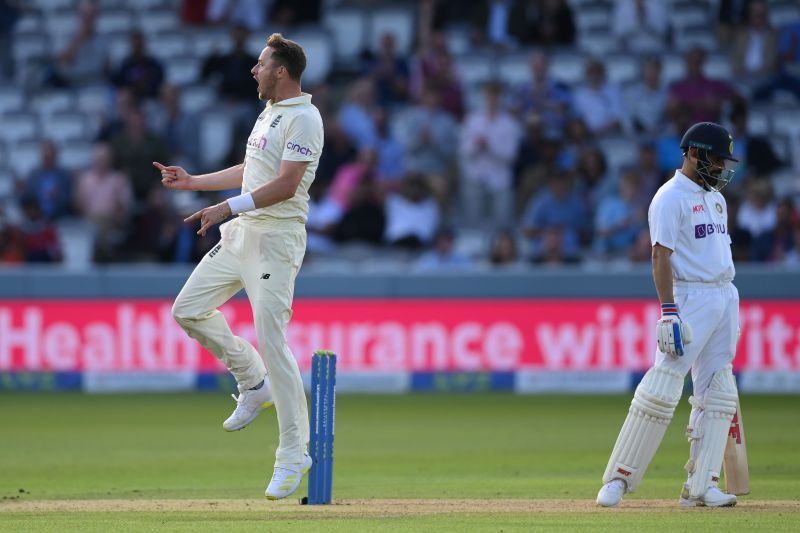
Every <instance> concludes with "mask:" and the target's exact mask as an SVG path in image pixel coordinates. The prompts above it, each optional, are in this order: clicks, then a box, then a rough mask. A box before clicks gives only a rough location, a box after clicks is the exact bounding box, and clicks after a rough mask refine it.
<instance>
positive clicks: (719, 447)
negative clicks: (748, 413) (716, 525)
mask: <svg viewBox="0 0 800 533" xmlns="http://www.w3.org/2000/svg"><path fill="white" fill-rule="evenodd" d="M736 398H737V392H736V380H735V379H734V377H733V367H732V366H731V365H727V366H725V367H724V368H722V369H720V370H717V372H716V373H715V374H714V377H713V378H711V385H709V387H708V392H706V398H705V401H704V402H702V403H701V404H699V405H696V404H698V403H699V402H697V400H696V399H695V401H694V402H693V403H692V405H694V406H695V407H700V408H701V409H702V410H703V411H702V416H700V417H699V420H698V421H697V422H698V426H699V427H698V429H699V431H697V432H696V434H695V435H692V438H693V440H694V441H695V442H693V443H692V444H693V445H694V444H696V445H698V449H697V452H696V453H697V457H696V458H693V460H690V461H689V464H688V465H687V469H688V470H689V473H690V474H691V475H692V477H691V481H690V483H689V496H690V497H692V498H698V497H700V496H702V495H703V494H705V493H706V491H707V490H708V488H709V487H712V486H717V483H718V482H719V471H720V468H721V467H722V456H723V454H724V453H725V444H726V442H727V441H726V440H725V439H727V437H728V430H729V429H730V427H731V420H733V415H734V414H735V413H736Z"/></svg>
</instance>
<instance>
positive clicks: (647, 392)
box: [603, 366, 684, 492]
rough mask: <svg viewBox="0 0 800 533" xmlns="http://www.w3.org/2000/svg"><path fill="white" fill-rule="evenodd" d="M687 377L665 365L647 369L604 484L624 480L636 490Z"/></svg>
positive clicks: (618, 441)
mask: <svg viewBox="0 0 800 533" xmlns="http://www.w3.org/2000/svg"><path fill="white" fill-rule="evenodd" d="M683 379H684V376H683V374H681V373H680V372H676V371H674V370H670V369H668V368H665V367H663V366H655V367H653V368H651V369H650V370H648V371H647V373H646V374H645V375H644V378H643V379H642V382H641V383H639V386H638V387H636V392H635V393H634V395H633V401H631V407H630V409H629V410H628V417H627V418H626V419H625V423H624V424H623V425H622V430H620V432H619V437H617V443H616V444H615V445H614V451H613V452H611V458H610V459H609V460H608V466H607V467H606V471H605V474H603V483H608V482H609V481H611V480H612V479H622V480H625V483H626V484H627V492H633V491H634V490H636V487H638V486H639V482H641V480H642V477H644V473H645V471H646V470H647V466H648V465H649V464H650V461H651V460H652V459H653V456H654V455H655V453H656V450H657V449H658V446H659V444H661V439H662V438H664V433H665V432H666V431H667V426H669V423H670V421H671V420H672V415H673V413H674V412H675V407H676V406H677V405H678V402H679V401H680V399H681V393H682V392H683Z"/></svg>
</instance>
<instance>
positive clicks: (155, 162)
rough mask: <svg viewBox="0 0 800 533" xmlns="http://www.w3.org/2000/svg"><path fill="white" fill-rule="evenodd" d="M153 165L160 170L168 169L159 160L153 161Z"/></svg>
mask: <svg viewBox="0 0 800 533" xmlns="http://www.w3.org/2000/svg"><path fill="white" fill-rule="evenodd" d="M153 166H154V167H156V168H157V169H158V170H167V167H165V166H164V165H162V164H161V163H159V162H158V161H153Z"/></svg>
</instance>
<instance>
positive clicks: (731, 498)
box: [679, 485, 736, 507]
mask: <svg viewBox="0 0 800 533" xmlns="http://www.w3.org/2000/svg"><path fill="white" fill-rule="evenodd" d="M679 502H680V504H681V505H682V506H684V507H733V506H734V505H736V496H735V495H733V494H728V493H726V492H722V491H721V490H720V489H719V487H709V488H708V490H707V491H706V493H705V494H703V495H702V496H700V497H699V498H692V497H690V496H689V485H684V486H683V490H682V491H681V499H680V500H679Z"/></svg>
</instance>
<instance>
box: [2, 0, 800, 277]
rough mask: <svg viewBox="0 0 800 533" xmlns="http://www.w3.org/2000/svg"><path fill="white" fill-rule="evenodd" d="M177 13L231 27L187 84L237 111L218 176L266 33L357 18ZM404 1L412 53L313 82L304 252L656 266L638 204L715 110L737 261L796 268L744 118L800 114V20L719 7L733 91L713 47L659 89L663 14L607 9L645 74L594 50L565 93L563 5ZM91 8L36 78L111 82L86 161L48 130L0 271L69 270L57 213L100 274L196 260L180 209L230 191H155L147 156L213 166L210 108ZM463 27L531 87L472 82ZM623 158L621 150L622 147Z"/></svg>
mask: <svg viewBox="0 0 800 533" xmlns="http://www.w3.org/2000/svg"><path fill="white" fill-rule="evenodd" d="M167 3H168V4H169V5H171V6H172V7H173V8H174V9H175V10H177V11H178V13H179V15H180V17H181V21H182V25H183V26H182V27H186V28H191V27H197V26H203V25H208V26H219V27H224V28H226V31H230V32H231V39H232V42H233V47H232V49H231V50H229V51H226V52H224V53H218V52H214V51H211V53H209V54H208V55H207V57H205V58H203V62H202V69H201V72H200V79H199V80H197V81H198V82H199V83H202V84H207V85H209V86H212V87H214V88H215V94H216V99H215V101H214V102H213V106H214V107H215V108H217V109H225V110H226V111H227V112H228V113H229V114H230V116H232V117H234V123H235V127H234V129H233V132H234V133H233V135H234V140H233V142H232V143H231V149H230V151H229V153H228V154H227V156H226V157H225V158H224V164H225V165H228V166H230V165H235V164H238V163H240V162H241V161H242V160H243V157H244V148H245V143H246V138H247V135H248V134H249V131H250V128H251V127H252V124H253V122H254V120H255V118H256V116H257V114H258V108H259V106H260V105H263V104H261V103H259V102H258V100H257V96H256V89H255V82H254V81H253V79H252V78H251V75H250V72H249V71H250V68H251V67H252V66H253V64H254V63H255V62H256V57H255V55H254V54H253V52H252V50H250V49H249V48H248V47H247V42H248V38H250V36H251V35H253V34H254V33H255V34H263V36H264V38H265V39H266V37H267V35H268V34H269V33H270V32H271V31H272V28H277V29H280V30H281V31H283V32H284V35H285V36H287V37H288V38H292V29H293V28H295V27H301V26H302V27H307V26H308V25H312V26H313V25H318V24H320V19H321V17H322V12H323V10H324V9H330V8H331V6H330V5H329V4H335V5H336V6H340V5H344V6H348V5H349V6H351V7H356V8H359V7H362V8H365V7H363V5H364V4H363V3H362V4H358V3H352V2H351V3H348V2H322V1H319V0H317V1H308V2H288V1H271V2H270V1H265V0H202V1H201V0H186V1H184V2H181V3H175V2H167ZM600 3H602V2H600ZM21 4H22V3H21V2H14V1H12V0H0V21H2V23H0V32H1V33H2V36H0V43H10V42H11V40H12V39H13V26H14V22H15V20H16V18H18V17H20V16H22V15H24V12H25V9H29V8H25V7H23V6H22V5H21ZM353 4H354V5H353ZM606 4H607V2H606ZM408 5H409V6H410V8H413V9H414V12H415V34H414V43H415V45H414V50H413V53H412V54H410V55H408V56H404V55H402V54H400V53H398V52H397V37H396V36H395V35H394V34H393V33H391V32H386V33H385V34H384V35H383V36H382V38H381V40H380V46H379V47H378V49H377V50H376V51H374V52H373V51H369V50H365V51H364V52H363V53H362V54H361V55H360V56H359V57H358V61H357V62H356V63H355V64H348V65H346V66H342V65H335V66H334V69H333V70H332V71H331V72H330V73H329V75H328V76H327V77H326V79H325V80H324V81H323V82H320V83H317V84H314V85H313V86H308V85H304V90H306V91H308V92H310V93H312V94H313V103H314V104H315V105H316V106H317V107H318V108H319V109H320V112H321V113H322V116H323V120H324V124H325V148H324V151H323V155H322V159H321V161H320V164H319V168H318V170H317V175H316V181H315V182H314V184H313V186H312V188H311V191H310V193H311V196H312V199H311V205H310V213H309V221H308V233H309V241H308V242H309V253H308V260H309V261H312V262H313V261H314V260H316V259H318V258H325V257H337V256H345V257H346V256H348V254H350V255H351V256H352V257H356V256H358V257H365V254H367V255H368V254H369V253H375V254H381V255H384V254H385V255H386V256H387V257H393V258H397V260H398V261H403V262H405V263H408V264H409V265H410V266H411V267H412V268H414V269H416V270H419V271H433V270H437V269H449V270H452V269H471V268H511V269H514V268H519V269H524V268H529V267H530V265H531V264H545V265H561V264H566V263H582V262H584V263H587V262H598V263H601V264H603V263H607V262H619V263H626V264H628V263H646V262H648V261H649V260H650V241H649V234H648V229H647V208H648V205H649V202H650V199H651V198H652V196H653V194H654V192H655V191H656V190H657V189H658V187H659V186H660V185H661V184H663V183H664V182H665V180H667V179H669V178H671V177H672V175H673V173H674V171H675V169H676V168H679V167H680V166H681V159H682V155H681V150H680V148H679V141H680V137H681V135H682V133H683V132H684V131H685V130H686V129H687V128H688V127H689V126H690V125H691V124H692V123H694V122H697V121H703V120H709V121H715V122H720V123H722V124H724V125H726V127H728V128H729V130H730V131H731V132H732V134H733V136H734V140H735V155H736V156H737V157H738V158H739V159H740V161H741V163H740V164H739V167H738V169H737V172H736V177H735V179H734V181H733V183H732V184H731V185H729V186H728V187H727V188H726V189H725V190H724V191H723V192H724V194H725V196H726V197H727V200H728V205H729V217H730V219H729V224H728V225H729V228H730V232H731V237H732V239H733V250H734V259H735V260H737V261H755V262H771V263H776V264H787V265H795V266H798V267H800V211H799V210H798V196H797V193H798V192H800V188H796V189H794V191H793V192H792V191H790V192H788V193H787V192H786V191H783V193H782V194H781V193H778V192H776V187H775V180H774V179H773V176H774V175H775V174H776V173H780V172H784V173H785V172H787V171H791V169H792V161H791V160H789V159H790V158H789V157H787V154H779V153H777V152H776V150H775V147H774V145H773V143H772V142H771V139H770V137H769V135H768V134H765V135H759V134H753V133H752V131H751V130H750V129H748V119H749V113H750V110H751V109H752V108H753V106H758V105H762V104H763V105H787V106H790V107H797V106H798V104H800V19H797V20H786V21H784V22H785V23H784V24H783V25H781V26H780V27H775V26H773V25H772V24H770V18H769V9H770V3H769V2H767V1H760V0H749V1H727V0H720V1H719V2H717V3H716V4H715V5H716V6H717V7H716V8H715V11H714V13H715V16H716V20H714V21H713V22H714V27H712V28H710V30H711V31H712V32H713V35H714V39H716V42H717V45H718V47H719V48H718V49H719V50H723V51H725V53H726V57H727V59H728V61H730V69H731V71H732V72H733V73H734V76H733V78H732V80H724V79H716V78H714V77H710V76H708V75H707V73H706V69H705V68H704V66H705V62H706V61H707V56H708V50H707V49H706V47H704V46H699V45H697V46H694V45H693V46H688V47H683V48H682V49H681V52H682V53H683V60H684V65H685V70H684V75H683V77H682V78H680V79H677V80H676V81H672V82H670V83H666V82H665V81H664V79H663V67H664V65H663V62H662V57H663V55H664V54H665V52H667V51H670V50H673V51H674V50H676V49H678V44H679V43H677V42H675V41H676V36H675V35H674V32H671V31H670V28H669V27H668V25H667V20H668V13H667V12H666V11H667V9H668V3H666V2H662V1H660V0H618V1H616V2H613V3H611V6H612V7H611V27H610V30H611V32H612V34H613V38H614V39H615V40H616V41H617V42H619V43H621V44H620V46H622V47H623V49H624V50H625V52H626V53H629V54H634V55H636V56H637V57H639V58H640V60H641V74H640V75H639V76H637V77H636V79H635V80H633V81H632V82H630V83H626V84H622V85H621V84H618V83H615V82H614V81H613V80H610V79H609V76H608V73H607V63H605V62H604V61H603V60H602V59H603V58H600V57H595V56H592V55H589V54H587V56H586V61H585V66H584V67H583V68H584V70H583V72H582V75H581V76H580V77H579V81H577V82H576V83H574V84H568V83H565V82H563V81H559V80H557V79H556V78H554V77H553V76H552V74H551V66H552V65H551V62H552V61H553V57H554V53H555V52H558V51H563V50H574V49H575V46H576V39H577V38H578V34H579V32H580V29H579V28H577V25H576V21H575V3H574V2H567V1H565V0H541V1H523V0H484V1H476V2H469V3H463V2H457V1H455V0H452V1H450V0H439V1H435V0H422V1H420V2H413V3H409V4H408ZM101 6H102V4H101V3H98V2H94V1H84V2H81V3H80V6H79V8H78V9H79V14H80V15H79V16H80V25H79V28H78V29H77V31H76V33H75V34H74V36H73V38H72V39H71V40H70V41H69V42H68V43H67V44H66V46H65V48H63V50H61V52H60V53H59V54H58V55H57V56H55V57H52V60H51V61H49V62H48V63H47V64H46V65H45V66H44V67H43V68H42V70H41V71H40V78H39V82H40V83H41V85H42V87H47V88H52V89H57V90H69V89H72V88H76V87H80V86H81V85H82V84H87V83H89V82H91V83H96V82H97V81H98V80H102V82H103V83H104V84H106V85H107V87H108V90H109V95H110V96H109V97H108V101H107V103H105V104H104V112H103V115H102V120H101V121H100V122H99V123H98V124H97V126H96V134H95V136H94V151H93V157H92V164H91V165H90V166H89V167H88V168H84V169H82V170H80V171H77V172H72V171H68V170H66V169H65V168H64V167H63V166H62V165H61V163H60V153H59V147H58V143H56V142H54V141H52V140H51V139H48V138H46V137H45V138H43V139H41V144H40V162H39V164H38V165H37V168H35V169H34V170H33V171H32V172H31V173H30V175H25V176H14V180H15V181H14V187H13V205H11V206H9V204H5V205H6V207H5V208H3V210H2V211H0V262H3V263H23V262H58V261H61V260H62V258H63V256H64V250H63V243H62V242H61V238H60V235H61V232H59V231H58V228H59V227H60V224H61V222H63V221H65V220H66V221H70V220H71V221H75V220H79V221H81V223H82V227H88V228H90V231H91V233H92V240H91V242H92V249H93V251H92V260H93V261H94V262H97V263H111V262H130V261H157V262H164V263H184V262H195V261H197V260H199V259H200V258H201V257H202V256H203V255H204V254H205V253H206V252H207V251H208V250H209V249H210V248H211V247H212V246H213V245H214V243H215V241H216V239H217V238H218V233H215V232H211V233H209V234H208V235H207V236H206V237H199V236H197V235H196V234H195V231H196V229H197V228H196V227H193V226H190V225H186V224H184V223H183V222H182V219H183V218H184V217H185V216H186V215H188V214H190V213H191V212H194V211H195V210H197V209H199V208H201V207H203V206H205V205H210V204H211V203H213V202H217V201H220V200H221V199H222V198H224V197H226V196H230V195H233V194H237V192H236V191H224V192H222V193H203V194H199V195H198V194H182V193H174V192H171V191H167V190H165V189H163V188H162V186H161V183H160V180H159V174H158V172H157V171H155V170H154V169H153V168H152V165H151V163H152V161H161V162H164V163H171V164H179V165H184V166H185V168H186V169H187V170H188V171H190V172H196V173H197V172H204V171H211V170H216V169H215V168H205V166H204V160H205V159H206V158H204V156H203V154H202V153H201V152H202V150H203V149H202V143H201V138H200V137H201V134H200V132H201V128H200V122H201V120H202V118H203V117H202V116H201V115H202V114H201V113H197V112H191V111H187V110H186V107H185V106H184V105H182V97H183V95H182V87H181V86H178V85H175V84H171V83H167V81H166V77H165V69H164V65H162V64H161V62H160V61H159V60H158V59H157V58H156V56H155V55H153V54H151V51H150V49H149V47H148V34H147V32H145V31H140V30H135V31H133V32H131V33H130V35H129V50H130V52H129V55H128V56H127V57H126V58H124V59H123V60H122V61H121V63H119V64H118V65H116V66H115V67H114V68H113V69H112V68H111V67H110V64H109V61H108V57H107V53H108V50H107V48H106V47H105V46H104V42H103V39H102V37H101V36H100V35H99V34H98V33H97V31H96V29H95V27H94V25H95V21H96V20H97V17H98V13H99V12H100V11H101V10H102V9H103V8H102V7H101ZM365 9H366V8H365ZM453 24H459V25H460V27H461V28H467V29H468V36H469V44H468V49H467V50H468V51H467V55H469V54H473V53H480V54H492V56H493V57H499V56H502V55H503V54H509V53H515V54H526V55H527V57H528V60H527V65H526V66H525V67H524V68H527V69H528V72H527V73H526V75H525V76H522V77H521V78H524V79H526V80H527V81H524V82H521V83H518V84H508V83H504V82H501V81H500V79H499V78H497V79H491V80H489V81H488V82H486V83H481V84H480V85H479V86H476V85H475V84H470V83H467V82H465V81H464V79H463V77H462V72H461V71H460V70H459V61H457V58H456V57H455V53H454V52H453V51H452V50H451V47H452V41H451V40H450V39H448V29H449V28H450V27H452V25H453ZM9 46H10V45H9ZM0 48H3V49H4V50H7V49H8V48H9V47H7V46H6V45H5V44H3V45H2V46H0ZM0 68H2V70H0V75H2V79H3V80H4V81H3V83H5V84H13V83H18V82H17V81H15V80H16V78H15V77H14V73H13V72H12V70H13V61H9V59H8V58H7V57H5V58H3V57H0ZM615 151H616V152H615ZM619 152H622V153H624V154H628V156H627V158H619V157H615V156H614V154H615V153H619ZM788 155H789V156H791V152H790V153H789V154H788ZM13 156H14V154H13V153H9V157H13ZM467 237H468V238H467ZM364 250H367V251H368V252H365V251H364Z"/></svg>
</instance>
